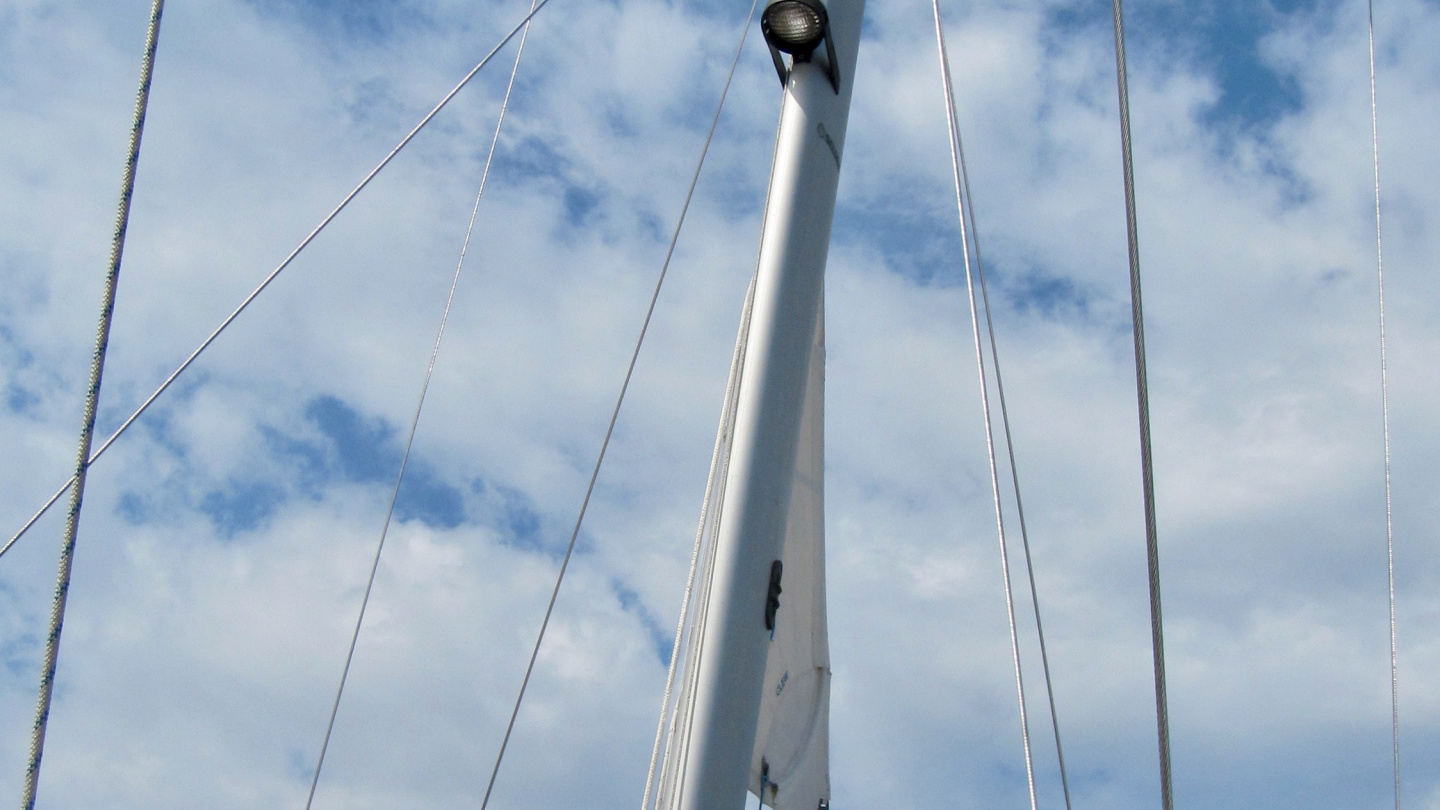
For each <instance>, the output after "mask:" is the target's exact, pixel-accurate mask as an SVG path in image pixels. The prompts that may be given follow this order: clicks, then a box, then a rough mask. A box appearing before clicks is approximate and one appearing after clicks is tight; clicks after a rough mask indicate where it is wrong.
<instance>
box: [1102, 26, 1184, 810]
mask: <svg viewBox="0 0 1440 810" xmlns="http://www.w3.org/2000/svg"><path fill="white" fill-rule="evenodd" d="M1112 8H1113V9H1114V17H1115V20H1114V22H1115V77H1116V89H1117V92H1118V93H1119V96H1120V151H1121V153H1122V158H1123V162H1124V168H1125V233H1126V238H1127V240H1128V242H1129V249H1130V317H1131V322H1132V324H1133V328H1134V335H1135V391H1136V399H1137V403H1138V409H1139V414H1140V468H1141V475H1142V478H1143V485H1144V494H1145V550H1146V557H1147V560H1146V562H1147V567H1148V572H1149V579H1150V647H1151V653H1152V655H1153V657H1154V660H1155V727H1156V737H1157V738H1158V739H1157V742H1158V745H1159V749H1160V806H1161V807H1162V808H1163V810H1171V808H1173V807H1174V798H1173V795H1172V791H1171V784H1170V712H1169V709H1168V708H1167V704H1168V701H1167V699H1166V696H1165V634H1164V621H1163V620H1162V617H1161V611H1160V538H1159V530H1158V528H1157V527H1156V521H1155V472H1154V467H1153V464H1152V460H1151V454H1150V390H1149V382H1148V380H1147V378H1146V373H1145V316H1144V312H1143V310H1142V308H1141V303H1140V237H1139V227H1138V225H1137V224H1136V220H1135V160H1134V155H1133V154H1132V151H1131V143H1130V89H1129V81H1128V79H1127V77H1126V70H1125V65H1126V59H1125V19H1124V15H1123V13H1122V11H1121V8H1120V0H1113V4H1112Z"/></svg>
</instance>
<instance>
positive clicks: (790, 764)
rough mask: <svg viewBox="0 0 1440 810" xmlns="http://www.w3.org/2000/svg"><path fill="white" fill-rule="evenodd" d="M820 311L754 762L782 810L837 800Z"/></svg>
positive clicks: (760, 790)
mask: <svg viewBox="0 0 1440 810" xmlns="http://www.w3.org/2000/svg"><path fill="white" fill-rule="evenodd" d="M822 300H823V299H822ZM821 309H822V311H821V316H820V318H818V319H817V321H816V325H815V343H814V347H813V348H812V349H811V354H810V371H809V380H808V381H807V383H806V387H805V408H804V414H803V416H802V418H801V422H800V441H799V444H798V446H797V448H796V456H797V457H796V459H795V477H794V479H793V481H792V483H791V492H790V514H789V517H788V519H787V522H786V527H785V545H784V551H783V552H782V557H781V561H782V562H783V564H784V568H783V571H782V576H781V580H780V582H781V587H782V592H781V595H780V609H779V611H777V612H776V614H775V634H774V637H773V638H772V640H771V642H770V652H769V656H768V657H767V658H766V661H765V693H764V695H763V697H762V698H761V703H760V723H759V725H758V726H757V728H756V732H755V753H754V755H753V756H752V758H751V761H750V791H751V792H752V793H754V794H756V795H757V796H760V798H761V800H762V801H763V802H764V803H765V805H766V806H767V807H774V808H775V810H816V808H817V807H818V806H819V805H820V803H821V801H824V802H825V803H827V804H828V803H829V801H830V643H829V635H828V631H827V628H826V621H825V486H824V482H825V479H824V471H825V449H824V448H825V325H824V312H823V309H824V305H823V304H822V305H821Z"/></svg>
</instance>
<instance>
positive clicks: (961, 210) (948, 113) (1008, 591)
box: [931, 0, 1037, 810]
mask: <svg viewBox="0 0 1440 810" xmlns="http://www.w3.org/2000/svg"><path fill="white" fill-rule="evenodd" d="M931 5H932V6H933V7H934V9H935V39H936V42H937V43H938V48H939V51H940V67H941V81H942V83H943V85H944V91H945V120H946V122H947V124H948V125H949V128H950V162H951V165H952V168H953V169H954V173H955V206H956V209H957V211H956V213H957V214H958V215H959V218H960V243H961V251H962V253H963V254H964V257H965V288H966V290H967V292H968V293H969V298H970V325H971V329H972V331H973V332H974V337H975V360H976V363H977V364H978V366H979V372H980V409H981V411H982V413H983V415H984V418H985V451H986V454H987V455H988V457H989V460H990V488H991V491H992V493H993V494H994V497H995V525H996V529H997V533H998V534H999V539H1000V570H1001V573H1002V575H1003V576H1004V578H1005V615H1006V618H1007V619H1008V620H1009V623H1010V650H1011V653H1012V654H1013V656H1014V659H1015V689H1016V692H1017V693H1018V694H1019V700H1020V739H1021V742H1022V743H1023V744H1024V747H1025V779H1026V783H1027V786H1028V787H1029V789H1030V808H1031V810H1036V808H1037V802H1036V795H1035V765H1034V762H1033V759H1032V757H1031V752H1030V721H1029V717H1028V715H1027V712H1026V708H1025V678H1024V675H1023V672H1022V669H1021V665H1020V639H1019V635H1018V634H1017V632H1016V628H1015V597H1014V586H1013V585H1012V584H1011V581H1010V552H1009V549H1007V548H1006V543H1005V517H1004V512H1003V510H1002V507H1001V501H1000V471H999V467H998V465H997V463H996V460H995V432H994V422H993V420H992V418H991V416H990V390H989V382H988V380H987V379H986V377H985V353H984V350H983V349H982V348H981V341H980V316H979V313H978V312H977V308H976V303H975V282H974V277H973V275H972V274H971V268H970V239H969V235H968V233H967V230H968V229H967V228H966V224H965V197H966V195H965V194H964V193H963V188H964V184H963V182H962V172H961V167H960V144H959V140H960V126H959V122H958V121H957V120H956V114H955V93H954V88H953V86H952V83H951V79H950V56H949V54H948V52H947V51H946V49H945V32H944V29H943V28H942V26H941V23H940V0H932V2H931ZM977 258H978V256H977Z"/></svg>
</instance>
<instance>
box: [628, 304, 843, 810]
mask: <svg viewBox="0 0 1440 810" xmlns="http://www.w3.org/2000/svg"><path fill="white" fill-rule="evenodd" d="M753 296H754V286H753V284H752V286H751V288H750V293H749V295H747V297H746V306H745V313H744V316H743V317H742V320H741V326H740V335H739V338H738V340H737V341H736V346H735V357H734V359H733V361H732V365H731V378H730V385H729V386H728V389H729V390H728V391H727V396H726V404H725V408H724V411H723V412H722V415H721V421H720V434H719V436H718V437H717V441H716V448H715V458H714V459H712V462H711V471H710V479H711V483H712V486H713V487H714V489H713V490H712V491H711V492H710V493H709V496H708V497H707V499H706V507H705V510H704V512H703V514H702V515H701V526H700V534H699V538H698V539H699V545H698V546H697V547H696V557H697V559H696V563H697V565H696V570H695V572H694V574H693V576H694V581H693V582H694V600H693V602H691V601H687V603H686V607H685V609H684V611H683V612H684V615H683V616H682V619H681V622H682V624H681V630H682V635H681V638H682V649H683V653H682V657H681V660H680V661H679V662H677V663H678V671H677V672H676V673H675V678H676V680H675V686H676V687H677V688H676V691H675V694H674V699H673V700H669V701H667V702H666V704H665V706H664V707H662V712H663V715H662V716H663V718H664V725H663V727H662V730H661V737H660V741H659V742H660V743H661V744H662V745H663V756H660V757H659V761H658V762H656V763H654V764H655V765H657V766H658V771H659V772H658V774H654V775H655V776H658V780H657V782H656V784H655V785H654V788H655V790H654V793H653V794H650V795H652V796H653V797H654V804H653V805H650V804H648V803H647V804H646V807H645V810H650V808H651V807H654V808H657V810H674V808H678V807H679V806H680V800H681V797H680V790H679V787H680V785H681V784H682V782H683V781H684V780H683V773H682V770H683V768H684V764H683V763H684V761H685V749H686V748H687V747H688V746H689V742H690V735H691V730H692V729H691V721H692V717H693V715H692V712H693V707H694V702H695V692H694V689H695V673H696V670H697V667H698V661H699V659H700V657H701V656H702V655H703V654H704V649H703V645H702V643H701V640H702V639H703V638H704V635H705V633H704V625H705V621H706V617H707V614H708V607H709V604H708V593H709V586H710V579H711V574H712V573H713V568H714V554H715V536H716V534H717V532H718V530H719V524H720V522H721V520H723V516H722V515H721V513H720V509H719V504H721V503H722V502H723V501H724V488H725V487H724V482H725V480H726V478H727V475H726V473H727V471H728V468H729V462H730V448H731V440H732V438H733V436H734V417H735V410H734V406H735V401H736V398H737V396H738V389H739V386H740V385H743V381H742V380H741V379H740V368H741V366H742V365H743V361H744V356H745V349H746V338H747V336H748V331H749V320H750V319H749V316H750V307H751V304H752V302H753V300H754V298H753ZM820 307H821V313H820V317H819V318H818V319H817V321H816V326H815V341H814V344H813V348H812V349H811V355H810V367H809V371H808V379H807V382H806V390H805V402H804V412H803V415H802V417H801V426H800V437H799V443H798V447H797V450H796V453H797V458H796V464H795V475H794V478H793V480H792V483H791V486H792V490H791V496H790V512H789V515H788V518H787V522H786V528H785V541H784V545H783V549H782V552H781V553H782V555H783V556H782V564H783V569H782V575H781V588H782V591H781V594H780V608H779V610H778V611H777V612H776V614H775V633H774V636H773V638H772V639H771V643H770V648H769V652H768V655H767V658H766V662H765V686H764V689H765V694H764V696H763V698H762V700H761V707H760V716H759V722H758V724H757V726H756V739H755V749H754V754H753V755H752V759H751V768H750V785H749V787H750V791H751V792H752V793H754V794H755V795H757V796H761V797H762V798H763V800H764V802H765V805H766V806H768V807H773V808H775V810H817V807H818V806H819V805H820V803H821V801H825V802H827V803H828V802H829V800H830V753H829V751H830V743H829V738H830V649H829V640H828V634H827V630H826V623H825V498H824V467H825V457H824V439H825V418H824V416H825V411H824V406H825V326H824V304H823V299H822V303H821V304H820ZM659 754H660V751H658V750H657V755H659Z"/></svg>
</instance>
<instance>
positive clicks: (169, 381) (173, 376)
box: [0, 0, 550, 555]
mask: <svg viewBox="0 0 1440 810" xmlns="http://www.w3.org/2000/svg"><path fill="white" fill-rule="evenodd" d="M549 2H550V0H539V2H537V3H536V4H535V6H534V7H533V8H532V9H530V13H529V14H526V15H525V18H524V19H522V20H521V21H520V22H519V23H517V24H516V25H515V27H514V28H512V29H510V33H508V34H506V35H505V37H504V39H501V40H500V42H499V44H497V45H496V46H495V47H494V48H491V49H490V52H489V53H487V54H485V58H483V59H481V60H480V62H479V63H478V64H476V65H475V67H473V68H471V70H470V72H469V73H467V74H465V77H464V78H463V79H461V80H460V82H459V83H458V84H456V85H455V86H454V87H453V88H451V90H450V92H448V93H446V94H445V97H444V98H442V99H440V102H439V103H438V104H436V105H435V106H434V107H433V108H431V110H430V112H428V113H426V114H425V117H424V118H421V119H420V123H418V124H416V125H415V127H414V128H413V129H411V130H410V132H409V134H407V135H406V136H405V137H404V138H401V139H400V142H399V143H398V144H396V145H395V148H394V149H391V150H390V153H389V154H387V155H386V156H385V158H384V159H383V160H381V161H380V162H379V163H378V164H376V166H375V168H373V169H371V170H370V173H369V174H367V175H365V178H364V179H363V180H361V181H360V183H359V185H357V186H355V188H353V189H351V191H350V193H349V194H346V195H345V198H344V199H342V200H341V201H340V204H339V205H337V206H335V207H334V208H333V209H332V210H331V211H330V213H329V214H326V215H325V218H324V219H322V220H320V224H319V225H316V226H315V228H314V229H313V230H312V231H310V233H309V234H308V235H307V236H306V237H305V238H304V239H302V240H300V244H298V245H296V246H295V249H294V250H292V251H290V254H289V255H287V256H286V257H285V260H284V261H282V262H280V264H279V265H278V266H277V267H276V268H275V269H274V270H272V271H270V274H269V275H268V276H266V277H265V279H264V280H263V281H261V282H260V284H259V286H257V287H256V288H255V289H254V290H252V291H251V292H250V294H249V295H247V296H245V299H244V300H243V301H241V302H240V305H239V306H238V307H236V308H235V309H234V311H232V312H231V313H230V314H229V315H228V316H226V318H225V320H223V321H221V322H220V325H219V326H217V327H215V330H214V331H213V332H211V333H210V336H209V337H207V338H205V339H204V340H203V341H201V342H200V345H199V346H198V347H196V349H195V351H193V352H191V353H190V356H189V357H187V358H185V362H183V363H181V364H180V366H179V367H178V368H176V369H175V370H174V371H173V372H171V373H170V376H169V377H166V378H165V381H164V382H162V383H161V384H160V387H159V388H156V389H155V392H154V393H152V394H151V395H150V396H149V397H147V398H146V399H145V401H144V402H142V403H140V407H139V408H136V409H135V412H134V413H132V414H130V416H129V417H127V418H126V419H125V421H124V422H122V423H121V424H120V427H118V428H116V429H115V432H114V433H112V434H110V438H108V439H106V440H105V442H104V443H103V444H101V445H100V448H99V449H98V450H96V451H95V452H94V453H92V454H90V457H89V459H88V460H87V461H86V462H85V465H86V466H87V467H88V466H89V465H90V464H94V463H95V460H96V459H98V458H100V456H101V455H103V454H104V452H105V451H106V450H108V449H110V445H112V444H114V443H115V440H116V439H118V438H120V436H121V434H123V433H124V432H125V431H127V430H129V429H130V426H131V425H133V424H135V420H137V419H139V418H140V415H141V414H143V413H145V411H147V410H149V408H150V406H151V405H153V404H154V403H155V400H157V399H159V398H160V395H161V394H163V393H165V391H166V390H167V389H169V388H170V386H171V385H173V384H174V383H175V381H176V380H177V379H179V378H180V375H181V374H183V373H184V372H185V370H186V369H188V368H190V365H191V364H192V363H194V362H195V360H196V359H197V358H198V357H200V355H201V353H203V352H204V351H205V350H206V349H208V348H210V344H211V343H214V342H215V339H216V338H218V337H220V333H221V332H224V331H225V330H226V329H227V328H228V327H229V326H230V324H231V323H233V322H234V321H235V319H236V318H238V317H240V313H242V312H244V311H245V310H246V308H248V307H249V306H250V304H252V303H254V301H255V299H256V298H258V297H259V296H260V293H262V292H264V291H265V288H266V287H269V286H270V282H272V281H274V280H275V279H276V278H277V277H278V276H279V275H280V273H281V272H282V271H284V270H285V268H287V267H289V266H290V263H291V262H293V261H295V257H297V256H299V255H300V252H301V251H303V250H305V248H306V247H308V246H309V245H310V243H311V242H313V241H315V237H317V236H319V235H320V232H321V231H323V230H325V227H326V226H327V225H329V224H330V222H331V221H332V220H334V219H335V217H337V216H339V214H340V212H341V211H343V210H345V207H346V206H348V205H349V204H350V202H351V201H352V200H354V199H355V197H356V195H358V194H359V193H360V192H361V190H363V189H364V188H365V187H366V186H368V185H370V181H371V180H374V179H375V176H376V175H378V174H379V173H380V170H381V169H384V168H385V167H386V166H388V165H389V164H390V161H392V160H394V159H395V156H396V155H398V154H400V151H401V150H402V149H404V148H405V147H406V146H407V145H408V144H409V143H410V141H411V140H412V139H414V137H415V136H416V135H418V134H420V130H422V129H424V128H425V125H426V124H429V123H430V120H431V119H433V118H434V117H435V116H436V115H438V114H439V112H440V111H441V110H442V109H444V108H445V106H446V105H447V104H449V103H450V100H451V99H453V98H455V95H456V94H457V93H459V92H460V91H461V89H463V88H464V87H465V85H467V84H469V83H470V80H471V79H473V78H475V74H477V73H479V72H480V69H481V68H483V67H485V66H486V65H487V64H489V63H490V60H491V59H493V58H494V57H495V54H497V53H499V52H500V49H501V48H504V47H505V46H506V45H507V44H509V42H510V40H512V39H514V38H515V35H516V34H518V33H520V30H521V29H522V28H524V27H525V25H526V24H528V23H529V22H530V20H531V18H533V17H534V16H535V15H536V14H537V13H538V12H539V11H540V9H542V8H544V7H545V5H546V4H547V3H549ZM75 481H76V477H75V476H71V478H70V480H69V481H66V482H65V483H64V485H62V486H61V487H60V489H58V490H56V492H55V494H54V495H51V496H50V500H48V501H46V502H45V505H44V506H41V507H40V509H39V511H37V512H36V513H35V514H34V515H32V516H31V517H30V519H29V520H27V521H26V522H25V525H24V526H21V527H20V530H19V531H17V532H15V534H14V535H12V536H11V537H10V539H9V540H8V541H7V542H6V543H5V545H4V546H0V555H3V554H4V553H5V552H7V551H9V550H10V547H11V546H13V545H15V543H16V541H18V540H19V539H20V538H21V537H23V536H24V535H25V533H26V532H27V531H29V530H30V527H31V526H34V525H35V522H36V521H37V520H39V519H40V517H41V516H42V515H44V514H45V513H46V512H47V511H49V509H50V507H51V506H53V505H54V504H55V502H56V501H58V500H59V499H60V496H61V495H64V494H65V491H66V490H68V489H69V488H70V487H71V486H72V485H74V483H75Z"/></svg>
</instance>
